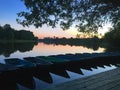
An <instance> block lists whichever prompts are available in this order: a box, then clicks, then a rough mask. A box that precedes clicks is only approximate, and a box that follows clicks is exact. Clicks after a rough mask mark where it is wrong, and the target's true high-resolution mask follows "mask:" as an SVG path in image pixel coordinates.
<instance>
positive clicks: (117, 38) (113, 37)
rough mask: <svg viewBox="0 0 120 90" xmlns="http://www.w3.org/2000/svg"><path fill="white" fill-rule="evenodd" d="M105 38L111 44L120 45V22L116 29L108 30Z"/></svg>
mask: <svg viewBox="0 0 120 90" xmlns="http://www.w3.org/2000/svg"><path fill="white" fill-rule="evenodd" d="M104 39H105V40H106V41H107V42H108V43H109V44H110V45H116V46H119V45H120V24H118V25H117V26H116V27H114V29H111V31H109V32H107V33H106V34H105V36H104Z"/></svg>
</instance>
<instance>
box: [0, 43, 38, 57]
mask: <svg viewBox="0 0 120 90" xmlns="http://www.w3.org/2000/svg"><path fill="white" fill-rule="evenodd" d="M34 45H37V43H32V42H26V43H0V55H4V56H5V57H10V55H11V54H12V53H15V52H16V51H19V52H26V51H31V50H32V49H33V47H34Z"/></svg>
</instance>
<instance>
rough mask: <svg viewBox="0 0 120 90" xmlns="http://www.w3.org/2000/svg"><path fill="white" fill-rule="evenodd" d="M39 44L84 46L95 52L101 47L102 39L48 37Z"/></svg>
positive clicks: (40, 40)
mask: <svg viewBox="0 0 120 90" xmlns="http://www.w3.org/2000/svg"><path fill="white" fill-rule="evenodd" d="M39 42H43V43H45V44H54V45H70V46H84V47H87V48H91V49H93V50H97V49H98V48H99V46H100V44H101V43H100V42H101V39H99V38H98V37H96V36H95V37H93V38H58V37H54V38H50V37H46V38H44V39H39Z"/></svg>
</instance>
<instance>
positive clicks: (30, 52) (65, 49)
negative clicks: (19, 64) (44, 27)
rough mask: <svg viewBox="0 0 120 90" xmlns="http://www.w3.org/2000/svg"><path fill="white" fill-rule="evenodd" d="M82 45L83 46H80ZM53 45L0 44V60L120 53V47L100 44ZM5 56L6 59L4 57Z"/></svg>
mask: <svg viewBox="0 0 120 90" xmlns="http://www.w3.org/2000/svg"><path fill="white" fill-rule="evenodd" d="M80 45H81V46H80ZM80 45H79V44H77V45H76V44H73V45H71V44H70V45H69V44H66V43H65V44H58V43H57V44H53V43H52V44H51V43H0V58H3V59H4V58H23V57H25V56H38V55H44V56H47V55H57V54H66V53H72V54H74V53H93V52H98V53H100V52H119V51H120V48H119V47H117V48H116V47H110V46H109V47H104V46H102V47H101V46H100V45H99V44H97V45H96V44H87V45H86V44H85V43H84V44H80ZM96 47H97V48H96ZM3 56H4V57H3Z"/></svg>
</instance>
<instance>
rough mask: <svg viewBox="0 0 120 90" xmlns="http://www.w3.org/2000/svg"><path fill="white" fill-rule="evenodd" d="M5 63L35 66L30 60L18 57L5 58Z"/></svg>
mask: <svg viewBox="0 0 120 90" xmlns="http://www.w3.org/2000/svg"><path fill="white" fill-rule="evenodd" d="M5 63H6V65H13V66H15V67H17V68H33V67H35V66H36V65H35V64H33V63H31V62H28V61H25V60H21V59H18V58H11V59H5Z"/></svg>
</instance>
